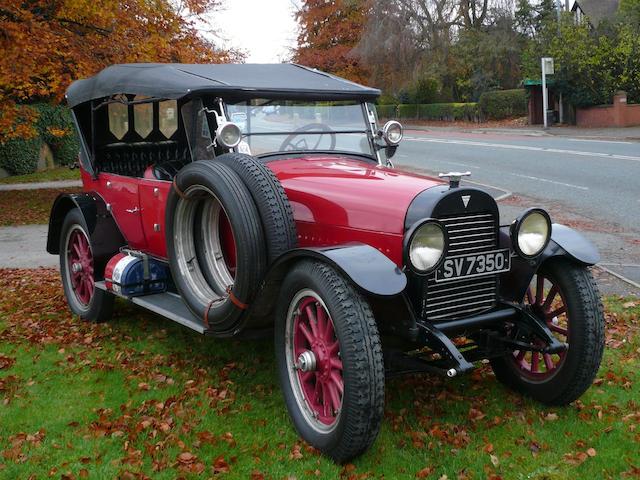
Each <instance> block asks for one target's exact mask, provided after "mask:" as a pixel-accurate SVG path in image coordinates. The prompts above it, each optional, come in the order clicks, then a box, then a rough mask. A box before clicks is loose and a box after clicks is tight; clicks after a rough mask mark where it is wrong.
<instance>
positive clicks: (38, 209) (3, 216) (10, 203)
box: [0, 188, 79, 227]
mask: <svg viewBox="0 0 640 480" xmlns="http://www.w3.org/2000/svg"><path fill="white" fill-rule="evenodd" d="M78 190H79V189H78V188H66V189H60V188H46V189H38V190H9V191H0V227H4V226H8V225H34V224H46V223H49V214H50V213H51V206H52V205H53V201H54V200H55V198H56V197H57V196H58V194H60V193H63V192H77V191H78Z"/></svg>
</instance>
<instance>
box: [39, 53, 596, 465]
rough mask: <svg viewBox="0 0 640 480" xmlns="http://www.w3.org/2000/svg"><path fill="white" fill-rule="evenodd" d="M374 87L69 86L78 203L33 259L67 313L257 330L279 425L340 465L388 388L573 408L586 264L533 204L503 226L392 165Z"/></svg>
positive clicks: (239, 78) (193, 68)
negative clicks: (402, 385)
mask: <svg viewBox="0 0 640 480" xmlns="http://www.w3.org/2000/svg"><path fill="white" fill-rule="evenodd" d="M379 93H380V92H379V91H378V90H376V89H373V88H367V87H364V86H361V85H357V84H355V83H352V82H349V81H346V80H343V79H340V78H337V77H335V76H332V75H328V74H326V73H323V72H320V71H317V70H314V69H310V68H306V67H303V66H299V65H290V64H281V65H179V64H166V65H165V64H132V65H116V66H112V67H109V68H107V69H105V70H103V71H102V72H101V73H99V74H98V75H96V76H95V77H93V78H89V79H86V80H80V81H77V82H75V83H74V84H73V85H71V87H70V88H69V90H68V92H67V100H68V103H69V106H70V107H71V109H72V112H73V117H74V119H75V122H76V125H77V129H78V133H79V136H80V139H81V152H80V165H81V169H82V181H83V185H84V188H83V191H82V192H79V193H76V194H63V195H60V196H59V197H58V198H57V200H56V201H55V204H54V205H53V208H52V212H51V219H50V225H49V236H48V244H47V250H48V251H49V252H50V253H52V254H59V255H60V272H61V276H62V283H63V285H64V291H65V294H66V297H67V300H68V302H69V306H70V308H71V310H72V311H73V312H74V313H75V314H77V315H79V316H80V317H81V318H84V319H87V320H92V321H102V320H106V319H108V318H109V317H110V316H111V314H112V306H113V302H114V298H115V296H121V297H124V298H126V299H128V300H130V301H131V302H133V303H135V304H137V305H140V306H142V307H144V308H146V309H149V310H151V311H153V312H156V313H158V314H160V315H162V316H164V317H166V318H169V319H171V320H174V321H176V322H179V323H181V324H182V325H184V326H186V327H189V328H191V329H193V330H196V331H198V332H200V333H203V334H208V335H213V336H216V337H232V336H236V335H248V334H250V333H251V332H261V331H270V330H273V331H274V338H275V348H276V357H277V365H278V370H279V374H280V382H281V386H282V391H283V395H284V399H285V402H286V405H287V408H288V410H289V412H290V415H291V418H292V420H293V423H294V425H295V427H296V429H297V430H298V432H299V433H300V435H301V436H302V437H303V438H304V439H305V440H306V441H307V442H309V443H310V444H311V445H313V446H315V447H317V448H318V449H320V450H321V451H323V452H325V453H326V454H327V455H329V456H331V457H332V458H333V459H335V460H336V461H346V460H348V459H350V458H353V457H354V456H357V455H359V454H360V453H362V452H363V451H365V450H366V449H367V448H368V447H369V446H370V445H371V444H372V443H373V441H374V440H375V438H376V435H377V433H378V431H379V428H380V423H381V420H382V418H383V407H384V405H383V404H384V384H385V377H386V376H388V375H392V374H398V373H408V372H435V373H439V374H442V375H445V376H448V377H454V376H456V375H459V374H462V373H466V372H468V371H470V370H471V369H472V368H473V362H476V361H479V360H483V359H489V361H490V363H491V366H492V368H493V370H494V372H495V375H496V377H497V379H498V380H500V381H501V382H503V383H505V384H507V385H508V386H510V387H512V388H514V389H515V390H517V391H520V392H523V393H525V394H528V395H530V396H532V397H534V398H536V399H538V400H540V401H542V402H545V403H547V404H554V405H563V404H567V403H569V402H572V401H573V400H575V399H577V398H578V397H579V396H580V395H581V394H582V393H583V392H584V391H585V390H586V389H587V388H588V387H589V385H590V384H591V382H592V380H593V378H594V376H595V375H596V372H597V370H598V368H599V365H600V360H601V357H602V353H603V345H604V320H603V313H602V305H601V301H600V298H599V295H598V291H597V287H596V285H595V283H594V281H593V279H592V276H591V274H590V272H589V266H590V265H593V264H595V263H596V262H597V261H598V253H597V251H596V250H595V249H594V247H593V246H592V245H591V244H590V243H589V242H587V241H586V240H585V239H584V238H583V237H582V236H580V235H579V234H578V233H576V232H574V231H573V230H571V229H570V228H568V227H566V226H563V225H559V224H552V223H551V220H550V218H549V215H548V214H547V213H546V212H545V211H544V210H542V209H539V208H531V209H528V210H526V211H524V212H523V213H522V215H520V216H519V217H518V218H516V219H515V220H513V221H511V220H509V221H508V223H506V224H505V225H504V226H501V225H500V219H499V214H498V206H497V204H496V202H495V200H494V199H493V198H492V197H491V196H490V195H489V194H488V193H486V192H484V191H483V190H480V189H477V188H471V187H468V186H463V185H461V184H460V182H461V177H463V176H464V175H465V174H460V173H448V174H443V175H442V176H441V177H444V179H442V178H440V179H438V178H430V177H427V176H421V175H416V174H413V173H406V172H403V171H401V170H397V169H395V168H393V165H392V164H391V161H390V158H391V157H392V156H393V154H394V153H395V151H396V149H397V148H398V144H399V143H400V141H401V139H402V127H401V126H400V124H399V123H397V122H394V121H390V122H387V123H386V124H385V125H384V126H383V127H382V128H378V125H377V117H376V111H375V106H374V105H373V102H374V101H375V99H376V97H377V96H378V95H379ZM425 161H426V162H427V164H428V159H425ZM383 347H384V348H383Z"/></svg>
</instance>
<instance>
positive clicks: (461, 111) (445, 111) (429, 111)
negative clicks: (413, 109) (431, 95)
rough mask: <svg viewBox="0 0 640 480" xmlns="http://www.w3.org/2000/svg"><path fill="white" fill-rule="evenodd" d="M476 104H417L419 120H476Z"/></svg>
mask: <svg viewBox="0 0 640 480" xmlns="http://www.w3.org/2000/svg"><path fill="white" fill-rule="evenodd" d="M478 116H479V115H478V104H476V103H430V104H426V105H418V118H419V119H420V120H443V121H447V122H454V121H460V120H462V121H466V122H477V121H478V120H479V118H478Z"/></svg>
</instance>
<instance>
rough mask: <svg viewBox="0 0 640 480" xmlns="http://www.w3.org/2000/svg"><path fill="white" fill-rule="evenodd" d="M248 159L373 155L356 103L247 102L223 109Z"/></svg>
mask: <svg viewBox="0 0 640 480" xmlns="http://www.w3.org/2000/svg"><path fill="white" fill-rule="evenodd" d="M227 110H228V114H229V120H230V121H232V122H234V123H236V124H237V125H238V126H239V127H240V129H241V130H242V132H243V144H244V145H241V146H240V147H239V148H240V151H242V150H243V149H244V150H245V151H246V150H247V148H248V151H250V153H251V154H252V155H264V154H269V153H278V152H285V153H286V152H313V151H316V152H345V153H356V154H360V155H362V154H364V155H373V152H372V148H371V144H370V142H369V137H368V135H367V132H368V130H367V128H368V124H367V120H366V117H365V113H364V111H363V108H362V104H360V103H358V102H344V101H342V102H336V101H332V102H308V101H307V102H302V101H289V100H251V101H250V102H243V103H237V104H231V105H227Z"/></svg>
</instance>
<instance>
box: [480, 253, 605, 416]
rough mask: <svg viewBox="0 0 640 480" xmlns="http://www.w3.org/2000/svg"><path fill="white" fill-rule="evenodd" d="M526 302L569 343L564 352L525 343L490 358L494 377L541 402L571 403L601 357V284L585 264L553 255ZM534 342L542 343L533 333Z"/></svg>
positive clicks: (595, 370) (529, 290)
mask: <svg viewBox="0 0 640 480" xmlns="http://www.w3.org/2000/svg"><path fill="white" fill-rule="evenodd" d="M524 304H525V307H526V308H530V309H531V311H532V313H533V314H535V315H537V316H539V317H540V318H542V319H544V320H545V321H546V323H547V326H548V327H549V329H550V330H551V331H552V332H553V333H554V334H555V335H556V337H557V338H558V340H560V341H561V342H565V343H567V344H568V348H567V350H566V351H563V352H561V353H560V354H549V353H543V352H539V351H536V350H527V349H526V348H522V349H519V350H515V351H513V352H511V353H509V354H507V355H506V356H505V357H501V358H496V359H492V360H491V366H492V368H493V371H494V373H495V375H496V378H497V379H498V380H499V381H501V382H502V383H504V384H506V385H507V386H509V387H511V388H513V389H514V390H516V391H519V392H522V393H525V394H528V395H529V396H531V397H533V398H535V399H537V400H539V401H541V402H543V403H546V404H549V405H566V404H569V403H571V402H573V401H574V400H576V399H577V398H579V397H580V396H581V395H582V394H583V393H584V392H585V391H586V390H587V389H588V388H589V386H590V385H591V383H592V382H593V379H594V378H595V376H596V374H597V373H598V368H599V367H600V362H601V360H602V354H603V350H604V327H605V321H604V312H603V307H602V302H601V300H600V295H599V293H598V287H597V285H596V283H595V281H594V279H593V277H592V276H591V272H589V270H588V269H587V268H586V267H583V266H580V265H576V264H574V263H571V262H569V261H566V260H563V259H557V260H551V261H550V262H549V263H547V264H545V265H543V266H542V268H541V269H540V270H539V271H538V272H537V274H536V275H535V276H534V279H533V280H532V282H531V285H530V287H529V289H528V290H527V293H526V296H525V299H524ZM531 343H532V345H540V342H539V341H538V340H537V339H535V338H532V339H531Z"/></svg>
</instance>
